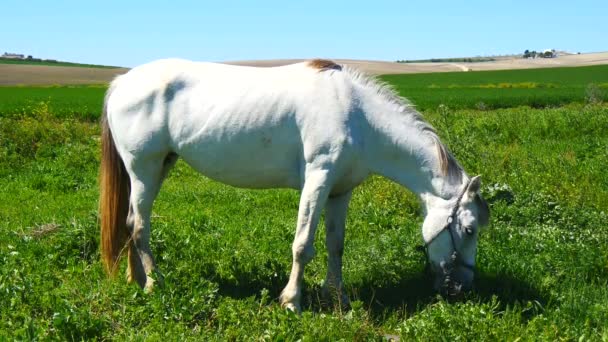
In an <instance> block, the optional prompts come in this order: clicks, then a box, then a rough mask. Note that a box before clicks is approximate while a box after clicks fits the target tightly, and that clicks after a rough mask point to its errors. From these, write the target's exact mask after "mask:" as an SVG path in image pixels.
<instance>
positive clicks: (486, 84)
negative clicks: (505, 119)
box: [382, 65, 608, 110]
mask: <svg viewBox="0 0 608 342" xmlns="http://www.w3.org/2000/svg"><path fill="white" fill-rule="evenodd" d="M382 79H383V80H385V81H387V82H388V83H390V84H393V85H394V86H395V88H396V89H397V90H399V92H400V93H402V94H404V95H405V96H407V98H409V99H410V100H411V101H412V102H413V103H414V104H416V106H417V107H418V108H419V109H421V110H428V109H435V108H437V106H438V105H439V104H444V105H447V106H449V107H450V108H453V109H464V108H478V109H498V108H512V107H517V106H531V107H535V108H545V107H557V106H562V105H565V104H569V103H573V102H576V103H584V102H585V99H586V98H587V97H588V96H589V95H590V93H593V92H598V91H597V90H595V89H599V92H600V93H608V65H597V66H587V67H576V68H547V69H526V70H499V71H480V72H466V73H463V72H450V73H432V74H410V75H386V76H382ZM602 96H603V95H602Z"/></svg>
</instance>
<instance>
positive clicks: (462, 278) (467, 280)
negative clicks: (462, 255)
mask: <svg viewBox="0 0 608 342" xmlns="http://www.w3.org/2000/svg"><path fill="white" fill-rule="evenodd" d="M473 277H474V272H473V270H471V269H469V268H466V267H455V268H453V269H452V271H451V272H449V273H444V274H439V275H437V276H436V277H435V283H434V285H435V286H434V287H435V290H436V291H437V292H439V293H441V294H442V295H443V296H448V297H457V296H460V295H461V294H462V293H464V292H467V291H470V290H471V289H472V288H473Z"/></svg>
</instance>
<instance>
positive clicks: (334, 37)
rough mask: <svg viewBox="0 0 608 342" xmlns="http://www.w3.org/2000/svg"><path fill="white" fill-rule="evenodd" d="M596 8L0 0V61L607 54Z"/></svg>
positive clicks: (591, 0) (602, 17) (585, 2)
mask: <svg viewBox="0 0 608 342" xmlns="http://www.w3.org/2000/svg"><path fill="white" fill-rule="evenodd" d="M606 13H608V1H606V0H602V1H599V0H579V1H561V0H555V1H546V0H526V1H520V0H515V1H505V0H502V1H491V0H487V1H477V0H472V1H439V0H434V1H433V0H430V1H406V0H401V1H382V0H375V1H365V2H363V1H333V2H331V1H329V0H326V1H288V0H283V1H222V0H216V1H183V0H172V1H153V0H148V1H139V0H133V1H129V0H124V1H116V0H104V1H95V0H79V1H72V0H69V1H62V0H55V1H42V0H30V1H25V0H2V4H1V5H0V53H3V52H5V51H8V52H15V53H24V54H28V55H33V56H35V57H40V58H52V59H58V60H65V61H75V62H82V63H96V64H107V65H120V66H129V67H131V66H135V65H138V64H141V63H144V62H147V61H150V60H154V59H158V58H165V57H181V58H188V59H194V60H206V61H224V60H243V59H272V58H310V57H327V58H354V59H378V60H397V59H420V58H432V57H468V56H477V55H497V54H509V53H517V52H521V51H523V50H525V49H531V50H532V49H535V50H542V49H545V48H555V49H558V50H567V51H572V52H579V51H580V52H593V51H606V50H608V15H607V14H606Z"/></svg>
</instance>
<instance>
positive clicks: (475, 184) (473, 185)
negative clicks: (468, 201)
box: [467, 176, 481, 198]
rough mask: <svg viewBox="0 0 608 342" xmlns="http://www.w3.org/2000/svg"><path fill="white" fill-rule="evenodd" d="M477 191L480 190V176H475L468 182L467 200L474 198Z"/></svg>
mask: <svg viewBox="0 0 608 342" xmlns="http://www.w3.org/2000/svg"><path fill="white" fill-rule="evenodd" d="M479 189H481V176H475V177H473V178H472V179H471V182H469V187H468V188H467V194H468V195H469V198H474V197H475V195H476V194H477V193H478V192H479Z"/></svg>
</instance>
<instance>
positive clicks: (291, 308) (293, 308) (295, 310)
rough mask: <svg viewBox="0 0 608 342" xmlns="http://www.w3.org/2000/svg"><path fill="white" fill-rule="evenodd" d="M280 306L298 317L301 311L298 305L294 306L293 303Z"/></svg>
mask: <svg viewBox="0 0 608 342" xmlns="http://www.w3.org/2000/svg"><path fill="white" fill-rule="evenodd" d="M281 306H282V307H283V308H285V309H287V310H289V311H291V312H293V313H295V314H296V315H300V314H301V313H302V310H301V309H300V306H299V305H296V304H294V303H283V304H281Z"/></svg>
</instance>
